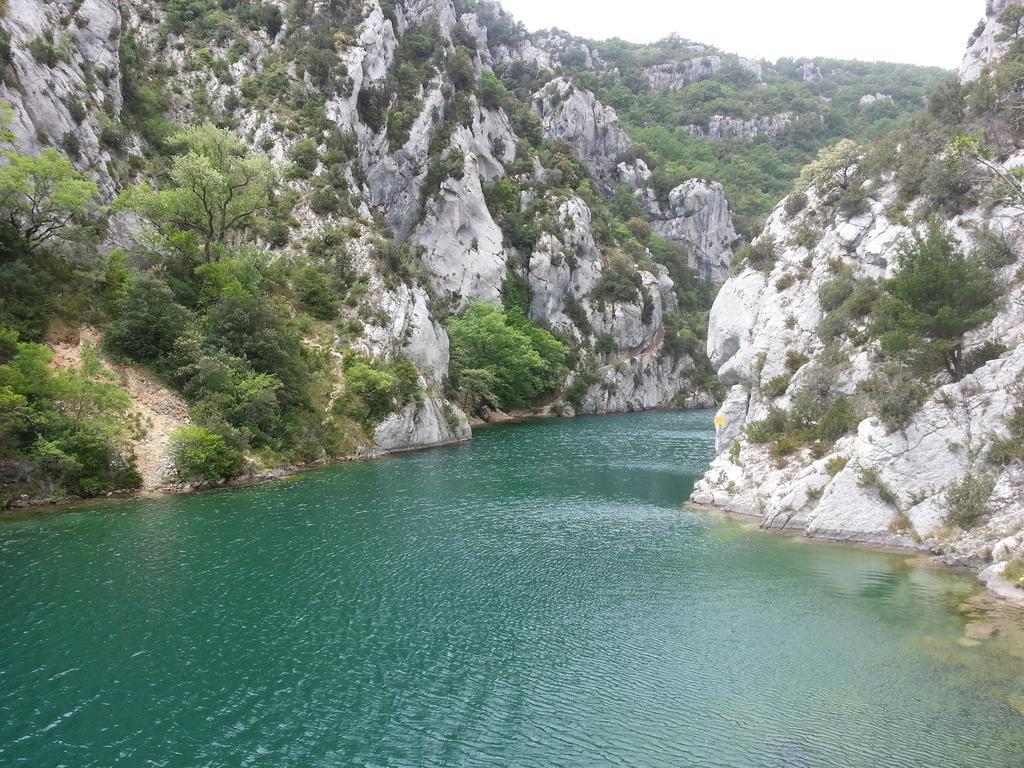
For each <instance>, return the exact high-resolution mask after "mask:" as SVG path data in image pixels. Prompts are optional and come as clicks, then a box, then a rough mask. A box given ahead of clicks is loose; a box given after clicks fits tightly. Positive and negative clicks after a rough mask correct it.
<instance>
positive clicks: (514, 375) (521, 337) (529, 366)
mask: <svg viewBox="0 0 1024 768" xmlns="http://www.w3.org/2000/svg"><path fill="white" fill-rule="evenodd" d="M448 334H449V336H450V338H451V374H450V375H451V382H452V386H453V388H454V389H455V390H459V389H460V387H461V386H462V381H461V378H462V372H463V371H480V370H483V371H487V372H488V374H489V375H490V377H491V379H489V380H488V381H487V382H486V383H487V384H488V385H489V388H490V391H491V392H493V394H494V399H495V400H496V403H495V404H496V405H498V406H500V407H502V408H517V407H522V406H526V405H530V404H532V403H534V402H536V401H537V400H539V399H540V398H543V397H546V396H548V395H551V394H553V393H554V392H555V391H556V389H557V388H558V387H559V386H560V385H561V383H562V382H563V381H564V379H565V377H566V375H567V373H568V369H567V368H566V365H565V360H566V354H567V350H566V347H565V345H564V344H562V343H561V342H560V341H558V340H557V339H555V338H554V337H553V336H552V335H551V334H550V333H549V332H548V331H545V330H543V329H541V328H536V327H534V326H531V325H529V324H528V323H526V322H525V320H523V319H518V320H517V319H515V318H510V317H509V316H508V315H506V314H505V313H504V312H502V311H501V310H499V309H498V308H497V307H494V306H492V305H490V304H485V303H482V302H476V303H473V304H470V306H469V307H468V308H467V309H466V311H465V312H463V313H462V314H461V315H459V316H457V317H454V318H452V320H451V322H450V323H449V326H448ZM474 378H476V379H479V377H476V376H474Z"/></svg>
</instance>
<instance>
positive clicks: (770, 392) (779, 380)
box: [761, 373, 793, 397]
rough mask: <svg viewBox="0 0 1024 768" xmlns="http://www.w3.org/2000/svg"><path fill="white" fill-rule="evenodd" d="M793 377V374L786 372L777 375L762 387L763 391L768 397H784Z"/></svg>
mask: <svg viewBox="0 0 1024 768" xmlns="http://www.w3.org/2000/svg"><path fill="white" fill-rule="evenodd" d="M792 378H793V377H792V375H791V374H786V373H784V374H781V375H779V376H776V377H775V378H773V379H772V380H771V381H769V382H768V383H767V384H765V385H764V386H763V387H761V392H762V393H763V394H764V395H765V396H767V397H782V396H783V395H784V394H786V390H787V389H789V382H790V380H791V379H792Z"/></svg>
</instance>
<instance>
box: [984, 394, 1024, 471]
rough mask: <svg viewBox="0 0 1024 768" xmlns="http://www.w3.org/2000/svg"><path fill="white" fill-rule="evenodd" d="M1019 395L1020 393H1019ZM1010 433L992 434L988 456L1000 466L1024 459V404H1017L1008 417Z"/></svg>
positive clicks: (1007, 424) (989, 459) (990, 461)
mask: <svg viewBox="0 0 1024 768" xmlns="http://www.w3.org/2000/svg"><path fill="white" fill-rule="evenodd" d="M1018 395H1019V393H1018ZM1006 428H1007V430H1008V432H1009V434H1008V435H1006V436H1003V435H992V436H991V437H990V441H991V444H990V446H989V450H988V454H987V456H986V458H987V459H988V461H989V463H991V464H994V465H996V466H998V467H1004V466H1007V465H1009V464H1013V463H1014V462H1016V461H1022V460H1024V405H1017V407H1016V408H1014V409H1013V411H1012V412H1011V413H1010V414H1009V416H1007V418H1006Z"/></svg>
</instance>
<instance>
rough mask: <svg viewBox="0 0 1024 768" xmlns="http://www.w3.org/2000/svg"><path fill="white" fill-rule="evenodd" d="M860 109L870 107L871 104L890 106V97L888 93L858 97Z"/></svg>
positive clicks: (867, 94) (891, 101) (866, 94)
mask: <svg viewBox="0 0 1024 768" xmlns="http://www.w3.org/2000/svg"><path fill="white" fill-rule="evenodd" d="M859 103H860V105H861V106H862V107H870V106H871V105H872V104H892V103H893V100H892V96H890V95H889V94H888V93H865V94H864V95H863V96H861V97H860V102H859Z"/></svg>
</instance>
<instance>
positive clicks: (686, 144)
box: [498, 38, 947, 238]
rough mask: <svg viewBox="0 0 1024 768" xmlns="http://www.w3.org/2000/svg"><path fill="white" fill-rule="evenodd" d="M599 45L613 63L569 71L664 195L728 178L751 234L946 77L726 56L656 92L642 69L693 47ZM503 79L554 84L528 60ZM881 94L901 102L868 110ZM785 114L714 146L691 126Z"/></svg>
mask: <svg viewBox="0 0 1024 768" xmlns="http://www.w3.org/2000/svg"><path fill="white" fill-rule="evenodd" d="M598 48H599V50H600V52H601V57H602V58H603V59H604V60H605V61H606V62H607V66H606V67H602V66H600V65H599V66H598V68H597V69H596V70H588V69H584V68H583V66H582V65H581V63H580V62H579V61H578V59H579V56H578V55H572V54H570V55H569V57H568V59H565V58H564V57H563V60H562V65H563V67H564V68H566V69H568V70H569V72H570V73H571V74H572V75H573V76H574V78H575V79H576V80H577V81H578V82H580V83H581V84H585V87H587V88H590V89H592V90H594V91H595V92H596V94H597V96H598V98H599V99H601V101H602V102H604V103H605V104H609V105H610V106H612V107H614V108H615V109H616V111H617V112H618V114H619V117H620V119H621V121H622V123H623V126H624V127H625V128H626V130H627V132H628V133H629V135H630V136H631V138H632V139H633V140H634V142H637V143H639V144H644V145H646V147H647V152H648V155H647V157H645V160H648V165H649V166H650V167H652V168H654V167H655V166H656V167H657V170H656V171H655V174H654V178H653V182H654V184H655V188H656V190H657V192H658V194H659V197H661V198H662V199H664V198H665V197H666V196H667V194H668V192H669V191H670V190H671V189H672V188H673V187H675V186H676V185H678V184H680V183H682V182H683V181H685V180H686V179H689V178H695V177H700V178H711V179H715V180H717V181H720V182H722V184H723V185H724V186H725V191H726V194H727V196H728V198H729V201H730V205H731V207H732V209H733V212H734V215H735V218H736V223H737V227H738V229H739V231H740V232H741V234H743V235H745V236H747V237H748V238H749V237H752V236H753V235H754V234H755V233H756V232H757V230H758V229H759V224H758V222H759V221H761V220H763V219H764V218H765V217H766V216H767V215H768V213H769V212H770V211H771V209H772V208H773V207H774V206H775V204H776V203H777V202H778V201H779V200H780V199H782V197H784V196H785V194H786V193H787V192H789V191H790V190H791V188H792V185H793V182H794V181H795V180H796V178H797V176H798V175H799V174H800V170H801V168H802V167H803V166H804V165H806V164H807V163H809V162H811V161H812V160H814V158H815V155H816V154H817V152H818V151H819V150H820V149H822V148H823V147H826V146H828V145H830V144H833V143H834V142H836V141H837V140H839V139H842V138H851V139H855V140H856V141H858V142H861V143H864V142H867V141H870V140H872V139H874V138H875V137H877V136H879V135H881V134H882V133H884V132H886V131H888V130H891V129H893V128H899V127H903V126H906V125H908V124H909V123H910V121H911V119H912V117H913V116H914V115H916V114H917V113H918V112H919V111H920V107H921V104H922V102H923V100H924V97H925V95H926V94H927V93H928V92H929V91H930V90H931V89H932V88H933V87H934V86H936V85H937V84H938V83H939V82H940V81H941V80H942V79H943V78H945V77H947V73H946V72H945V71H943V70H939V69H924V68H920V67H910V66H905V65H893V64H868V63H862V62H849V61H836V60H826V59H816V60H814V61H813V62H811V63H812V64H814V65H816V66H817V67H819V69H820V70H821V72H822V73H823V74H824V77H823V79H822V80H820V81H805V80H804V79H803V74H802V65H803V64H804V63H806V62H805V61H804V60H801V61H795V60H787V59H782V60H779V61H778V62H777V63H776V64H775V65H769V66H766V67H764V71H763V76H762V79H761V81H760V82H759V81H758V80H757V78H755V77H753V76H752V75H751V73H750V72H749V71H747V70H745V69H744V68H743V67H742V66H741V65H740V62H739V61H738V60H737V59H736V58H735V57H732V56H728V55H722V58H723V64H724V66H722V68H721V69H720V70H719V71H717V72H715V73H713V74H711V75H710V76H709V77H707V78H704V79H702V80H699V81H696V82H693V83H689V84H686V85H683V86H682V87H681V88H679V89H673V90H665V91H654V90H653V89H652V88H651V87H650V83H649V81H648V79H647V77H646V75H645V73H644V68H645V67H647V66H650V65H652V64H664V65H669V66H670V65H671V64H672V63H674V62H680V61H686V60H689V59H692V58H693V56H694V52H693V48H692V47H691V44H689V43H687V41H683V40H681V39H679V38H667V39H665V40H661V41H658V42H657V43H653V44H650V45H644V46H638V45H634V44H631V43H626V42H624V41H621V40H608V41H603V42H601V43H600V44H598ZM498 73H499V75H500V76H501V77H502V79H503V81H504V82H505V84H506V86H507V87H509V88H510V89H515V90H517V92H520V93H523V94H524V95H527V94H528V93H530V92H532V91H533V90H537V89H538V88H539V87H540V86H541V85H543V83H544V82H546V80H544V79H540V78H537V77H535V75H536V73H535V72H531V71H530V70H529V68H527V67H525V66H523V65H521V64H520V66H518V67H514V66H511V65H508V66H506V67H501V68H499V70H498ZM537 79H539V80H540V82H539V83H536V84H535V83H534V80H537ZM531 87H532V90H531ZM874 93H887V94H892V95H893V97H894V101H893V103H891V104H890V103H878V104H874V105H871V106H869V107H864V106H861V104H860V98H861V96H863V95H865V94H874ZM782 112H788V113H790V114H792V115H793V116H794V120H793V122H792V123H791V124H790V125H789V127H788V128H787V129H786V130H785V131H783V132H782V133H781V134H780V135H778V136H774V137H770V136H758V137H756V138H754V139H752V140H742V139H728V140H714V139H710V138H705V137H703V136H699V135H694V132H693V131H692V130H691V126H694V125H695V126H697V128H698V129H703V128H706V127H707V126H708V124H709V122H710V121H711V119H712V118H713V117H714V116H715V115H725V116H728V117H734V118H740V119H751V118H754V117H757V116H765V115H775V114H779V113H782Z"/></svg>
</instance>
